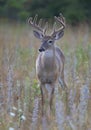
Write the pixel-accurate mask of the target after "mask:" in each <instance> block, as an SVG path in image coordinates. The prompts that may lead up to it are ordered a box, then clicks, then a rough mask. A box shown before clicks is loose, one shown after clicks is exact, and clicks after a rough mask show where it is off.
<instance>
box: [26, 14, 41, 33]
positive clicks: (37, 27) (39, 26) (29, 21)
mask: <svg viewBox="0 0 91 130" xmlns="http://www.w3.org/2000/svg"><path fill="white" fill-rule="evenodd" d="M37 18H38V15H37V14H36V15H35V17H34V19H33V18H32V17H30V18H29V20H28V23H29V24H31V25H32V27H34V28H35V29H37V30H39V31H41V32H42V33H43V29H42V27H41V24H42V19H40V20H39V23H38V24H37Z"/></svg>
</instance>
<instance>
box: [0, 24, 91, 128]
mask: <svg viewBox="0 0 91 130" xmlns="http://www.w3.org/2000/svg"><path fill="white" fill-rule="evenodd" d="M57 45H58V46H59V47H60V48H61V49H62V50H63V52H64V55H65V80H66V83H67V85H68V89H69V92H68V95H67V96H66V93H65V92H64V91H63V90H62V89H61V92H60V91H59V88H58V87H57V88H56V89H55V96H54V104H53V110H52V115H51V119H50V120H47V119H46V117H42V116H41V103H40V102H41V94H40V88H39V86H38V81H37V78H36V74H35V61H36V58H37V55H38V53H39V52H38V48H39V46H40V41H39V40H37V39H36V38H35V37H34V36H33V33H32V29H31V28H30V27H29V26H27V25H26V24H24V25H23V24H16V23H14V24H8V23H7V24H6V23H5V24H4V23H1V24H0V130H91V28H90V27H88V26H87V25H80V26H79V27H75V28H71V27H67V28H66V29H65V34H64V37H63V38H62V39H61V40H60V41H58V42H57ZM66 97H67V98H68V99H67V100H66Z"/></svg>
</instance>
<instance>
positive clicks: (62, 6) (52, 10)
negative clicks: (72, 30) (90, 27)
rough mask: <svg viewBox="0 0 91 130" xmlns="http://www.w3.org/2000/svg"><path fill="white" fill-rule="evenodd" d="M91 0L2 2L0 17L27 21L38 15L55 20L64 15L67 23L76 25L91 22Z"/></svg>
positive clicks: (12, 0)
mask: <svg viewBox="0 0 91 130" xmlns="http://www.w3.org/2000/svg"><path fill="white" fill-rule="evenodd" d="M90 5H91V0H63V1H62V0H56V1H55V0H19V1H17V0H1V1H0V17H1V18H9V19H13V20H18V21H20V20H21V21H22V20H24V21H25V20H26V19H27V18H28V17H29V16H34V15H35V14H36V13H37V14H39V16H40V17H46V18H53V16H54V15H58V14H59V13H60V12H62V13H63V15H64V16H65V18H66V20H67V22H69V23H71V24H73V25H75V24H78V23H79V22H89V23H90V21H91V7H90Z"/></svg>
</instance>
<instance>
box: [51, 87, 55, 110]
mask: <svg viewBox="0 0 91 130" xmlns="http://www.w3.org/2000/svg"><path fill="white" fill-rule="evenodd" d="M53 95H54V86H53V88H52V91H51V96H50V109H51V107H52V103H53Z"/></svg>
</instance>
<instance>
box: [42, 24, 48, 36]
mask: <svg viewBox="0 0 91 130" xmlns="http://www.w3.org/2000/svg"><path fill="white" fill-rule="evenodd" d="M47 28H48V22H46V23H45V27H44V30H43V32H44V34H45V33H46V30H47Z"/></svg>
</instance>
